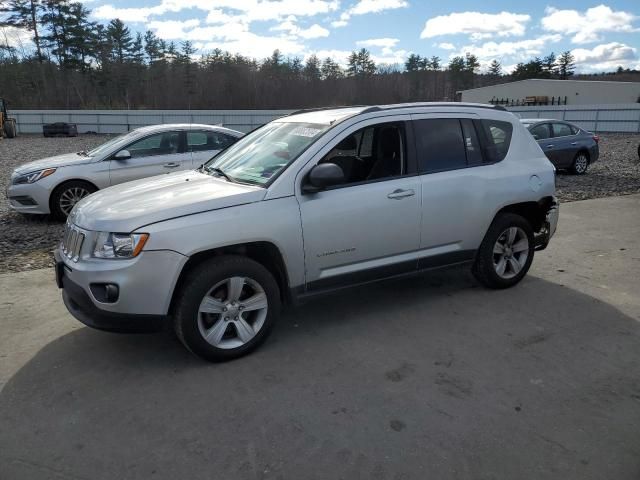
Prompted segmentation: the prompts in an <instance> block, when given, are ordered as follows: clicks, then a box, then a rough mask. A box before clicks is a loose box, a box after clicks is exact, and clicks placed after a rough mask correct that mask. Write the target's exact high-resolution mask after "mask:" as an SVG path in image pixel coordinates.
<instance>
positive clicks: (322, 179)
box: [302, 163, 345, 193]
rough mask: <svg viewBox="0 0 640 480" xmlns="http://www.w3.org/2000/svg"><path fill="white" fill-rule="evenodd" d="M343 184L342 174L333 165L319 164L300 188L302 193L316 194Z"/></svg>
mask: <svg viewBox="0 0 640 480" xmlns="http://www.w3.org/2000/svg"><path fill="white" fill-rule="evenodd" d="M344 182H345V178H344V172H343V171H342V168H340V167H339V166H338V165H336V164H335V163H319V164H318V165H316V166H315V167H313V168H312V169H311V171H310V172H309V175H308V176H307V180H306V182H305V183H304V185H303V186H302V191H303V193H316V192H319V191H321V190H324V189H325V188H327V187H332V186H334V185H340V184H343V183H344Z"/></svg>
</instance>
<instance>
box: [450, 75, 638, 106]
mask: <svg viewBox="0 0 640 480" xmlns="http://www.w3.org/2000/svg"><path fill="white" fill-rule="evenodd" d="M459 93H461V98H460V100H461V101H463V102H475V103H491V102H497V103H500V102H501V101H502V102H505V101H508V102H509V103H518V104H531V105H534V104H545V103H546V104H549V105H551V104H552V103H553V104H558V100H560V104H562V105H564V104H565V101H566V104H567V105H597V104H612V103H638V102H640V82H611V81H598V80H547V79H532V80H520V81H517V82H509V83H502V84H500V85H492V86H490V87H480V88H472V89H470V90H463V91H462V92H459Z"/></svg>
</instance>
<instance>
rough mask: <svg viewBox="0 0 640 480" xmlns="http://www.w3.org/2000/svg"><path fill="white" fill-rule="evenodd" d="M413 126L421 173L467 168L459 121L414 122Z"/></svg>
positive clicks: (434, 120) (442, 119)
mask: <svg viewBox="0 0 640 480" xmlns="http://www.w3.org/2000/svg"><path fill="white" fill-rule="evenodd" d="M413 124H414V129H415V136H416V147H417V149H418V158H419V160H420V171H421V172H437V171H440V170H452V169H455V168H463V167H466V166H467V159H466V154H465V147H464V145H465V144H464V139H463V137H462V129H461V128H460V120H458V119H456V118H439V119H429V120H415V121H414V122H413Z"/></svg>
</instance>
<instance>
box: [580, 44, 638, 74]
mask: <svg viewBox="0 0 640 480" xmlns="http://www.w3.org/2000/svg"><path fill="white" fill-rule="evenodd" d="M571 53H572V54H573V56H574V58H575V63H576V69H577V70H579V71H582V72H602V71H606V70H614V69H616V68H618V67H619V66H621V67H623V68H640V60H639V59H638V51H637V49H636V48H634V47H630V46H629V45H626V44H624V43H618V42H612V43H605V44H602V45H597V46H596V47H594V48H593V49H591V50H589V49H585V48H576V49H574V50H572V51H571Z"/></svg>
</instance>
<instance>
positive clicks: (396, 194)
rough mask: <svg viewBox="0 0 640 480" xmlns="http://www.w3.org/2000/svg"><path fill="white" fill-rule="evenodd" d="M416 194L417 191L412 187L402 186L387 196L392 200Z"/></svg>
mask: <svg viewBox="0 0 640 480" xmlns="http://www.w3.org/2000/svg"><path fill="white" fill-rule="evenodd" d="M415 194H416V192H415V191H414V190H412V189H409V190H402V189H401V188H399V189H397V190H394V191H393V192H391V193H390V194H389V195H387V198H390V199H392V200H399V199H401V198H405V197H412V196H414V195H415Z"/></svg>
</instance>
